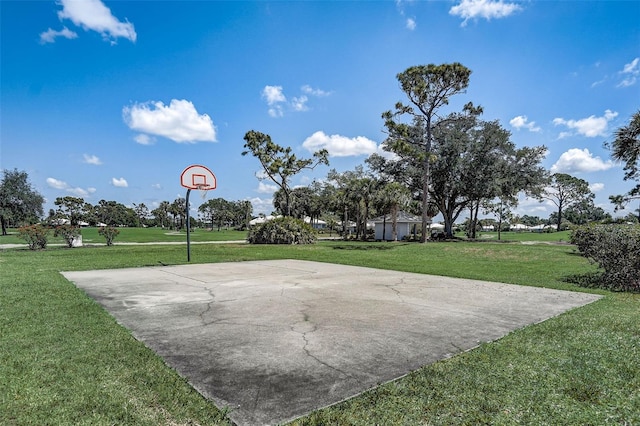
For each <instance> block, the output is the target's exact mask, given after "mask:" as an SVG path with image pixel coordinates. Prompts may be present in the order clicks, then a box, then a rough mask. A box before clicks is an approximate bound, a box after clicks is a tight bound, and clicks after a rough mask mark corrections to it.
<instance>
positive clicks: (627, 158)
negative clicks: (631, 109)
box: [608, 110, 640, 220]
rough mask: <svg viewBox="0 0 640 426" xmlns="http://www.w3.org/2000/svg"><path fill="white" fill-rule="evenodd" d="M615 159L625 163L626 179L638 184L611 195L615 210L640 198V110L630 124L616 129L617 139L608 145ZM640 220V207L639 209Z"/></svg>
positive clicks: (639, 218)
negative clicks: (622, 192)
mask: <svg viewBox="0 0 640 426" xmlns="http://www.w3.org/2000/svg"><path fill="white" fill-rule="evenodd" d="M608 147H609V148H610V149H611V155H612V157H613V159H614V160H616V161H620V162H622V163H624V166H623V169H624V171H625V175H624V180H635V181H638V184H637V185H636V186H635V187H634V188H632V189H631V190H630V191H629V192H628V193H627V194H623V195H612V196H610V197H609V199H610V200H611V202H612V203H613V204H614V205H615V206H616V207H615V210H616V211H618V210H619V209H623V208H624V206H625V205H626V204H627V203H629V202H630V201H631V200H634V199H640V110H638V111H637V112H636V113H635V114H633V116H632V117H631V121H630V122H629V124H628V125H626V126H623V127H620V128H619V129H618V130H617V131H616V138H615V140H614V141H613V142H612V143H611V144H609V145H608ZM638 220H640V209H638Z"/></svg>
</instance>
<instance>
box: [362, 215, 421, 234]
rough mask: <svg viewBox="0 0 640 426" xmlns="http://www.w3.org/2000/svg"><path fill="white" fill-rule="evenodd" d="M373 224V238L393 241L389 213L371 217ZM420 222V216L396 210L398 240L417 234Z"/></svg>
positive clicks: (391, 220)
mask: <svg viewBox="0 0 640 426" xmlns="http://www.w3.org/2000/svg"><path fill="white" fill-rule="evenodd" d="M371 222H373V224H374V230H375V239H376V240H380V241H393V231H392V226H393V223H392V222H393V219H392V217H391V215H390V214H388V215H386V216H380V217H377V218H375V219H372V220H371ZM421 223H422V218H421V217H418V216H414V215H412V214H409V213H407V212H404V211H400V212H398V216H397V225H396V233H397V234H398V235H397V237H398V240H402V239H403V238H404V237H410V236H411V235H414V234H417V232H416V231H417V227H418V225H420V224H421Z"/></svg>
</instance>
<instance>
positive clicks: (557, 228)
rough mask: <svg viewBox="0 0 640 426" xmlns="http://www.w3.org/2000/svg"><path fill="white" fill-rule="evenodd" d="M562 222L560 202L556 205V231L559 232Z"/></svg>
mask: <svg viewBox="0 0 640 426" xmlns="http://www.w3.org/2000/svg"><path fill="white" fill-rule="evenodd" d="M561 223H562V203H560V204H559V205H558V226H556V231H558V232H560V224H561Z"/></svg>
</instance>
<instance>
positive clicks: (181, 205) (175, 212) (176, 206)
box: [169, 197, 187, 230]
mask: <svg viewBox="0 0 640 426" xmlns="http://www.w3.org/2000/svg"><path fill="white" fill-rule="evenodd" d="M169 213H170V214H171V215H172V216H173V224H174V226H175V228H176V230H180V229H182V228H183V227H184V226H185V219H186V217H187V200H186V199H185V198H182V197H178V198H176V199H175V200H173V203H171V207H170V209H169Z"/></svg>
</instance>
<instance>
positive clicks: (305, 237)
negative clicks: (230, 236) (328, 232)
mask: <svg viewBox="0 0 640 426" xmlns="http://www.w3.org/2000/svg"><path fill="white" fill-rule="evenodd" d="M247 240H248V241H249V243H251V244H313V243H315V242H316V232H315V230H314V229H313V228H312V227H311V225H309V224H307V223H304V221H302V220H300V219H294V218H292V217H279V218H276V219H273V220H270V221H268V222H265V223H263V224H260V225H258V226H256V227H254V228H252V229H250V230H249V235H248V236H247Z"/></svg>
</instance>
